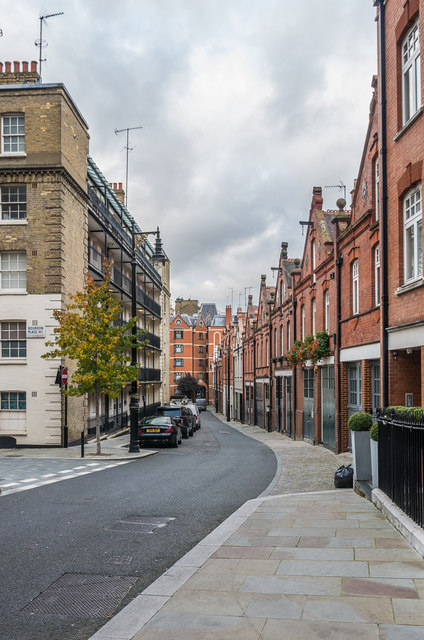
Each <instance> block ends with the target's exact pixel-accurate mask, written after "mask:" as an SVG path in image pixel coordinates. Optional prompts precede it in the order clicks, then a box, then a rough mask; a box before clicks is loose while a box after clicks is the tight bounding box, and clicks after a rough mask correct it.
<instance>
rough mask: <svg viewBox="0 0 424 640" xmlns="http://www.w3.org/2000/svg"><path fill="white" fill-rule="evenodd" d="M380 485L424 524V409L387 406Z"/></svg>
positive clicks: (383, 417) (381, 437) (382, 430)
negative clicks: (391, 407) (389, 407)
mask: <svg viewBox="0 0 424 640" xmlns="http://www.w3.org/2000/svg"><path fill="white" fill-rule="evenodd" d="M378 425H379V426H378V483H379V488H380V489H381V490H382V491H383V492H384V493H385V494H386V495H387V496H388V497H389V498H390V500H392V502H394V503H395V504H396V505H397V506H398V507H399V508H400V509H402V511H404V512H405V513H406V515H408V516H409V517H410V518H412V520H414V522H416V523H417V524H418V525H419V526H420V527H423V526H424V409H420V408H418V407H417V408H416V409H410V408H405V409H404V408H403V407H400V408H399V409H396V410H394V409H386V410H385V411H384V412H383V413H382V414H380V415H379V417H378Z"/></svg>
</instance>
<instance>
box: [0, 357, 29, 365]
mask: <svg viewBox="0 0 424 640" xmlns="http://www.w3.org/2000/svg"><path fill="white" fill-rule="evenodd" d="M2 364H6V365H7V364H28V363H27V359H26V358H0V366H1V365H2Z"/></svg>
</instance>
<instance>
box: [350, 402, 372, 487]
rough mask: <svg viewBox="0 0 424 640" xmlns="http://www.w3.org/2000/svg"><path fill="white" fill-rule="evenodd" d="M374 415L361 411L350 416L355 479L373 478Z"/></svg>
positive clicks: (365, 479)
mask: <svg viewBox="0 0 424 640" xmlns="http://www.w3.org/2000/svg"><path fill="white" fill-rule="evenodd" d="M372 423H373V422H372V415H370V414H369V413H364V412H362V411H359V412H358V413H354V414H353V415H351V416H350V418H349V422H348V427H349V429H350V430H351V432H352V458H353V475H354V478H355V480H359V481H367V480H369V479H370V478H371V450H370V429H371V426H372Z"/></svg>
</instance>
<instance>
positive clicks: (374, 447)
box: [370, 422, 378, 489]
mask: <svg viewBox="0 0 424 640" xmlns="http://www.w3.org/2000/svg"><path fill="white" fill-rule="evenodd" d="M370 447H371V477H372V488H373V489H377V487H378V422H374V424H373V425H372V427H371V429H370Z"/></svg>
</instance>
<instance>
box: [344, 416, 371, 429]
mask: <svg viewBox="0 0 424 640" xmlns="http://www.w3.org/2000/svg"><path fill="white" fill-rule="evenodd" d="M347 426H348V427H349V429H350V430H351V431H369V430H370V429H371V426H372V415H371V414H369V413H363V412H362V411H360V412H358V413H354V414H353V415H351V416H350V418H349V422H348V423H347Z"/></svg>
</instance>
